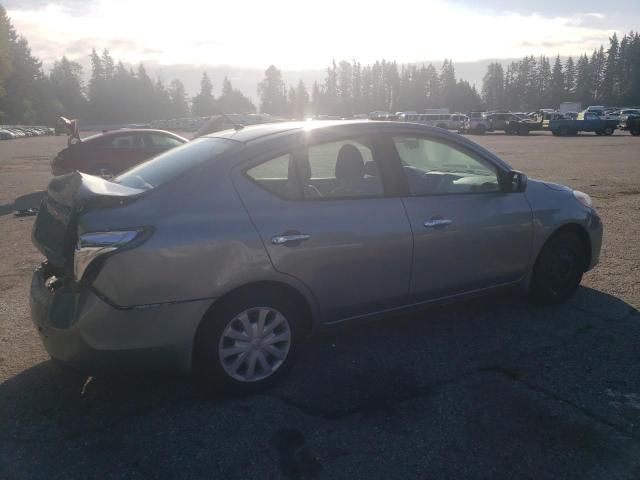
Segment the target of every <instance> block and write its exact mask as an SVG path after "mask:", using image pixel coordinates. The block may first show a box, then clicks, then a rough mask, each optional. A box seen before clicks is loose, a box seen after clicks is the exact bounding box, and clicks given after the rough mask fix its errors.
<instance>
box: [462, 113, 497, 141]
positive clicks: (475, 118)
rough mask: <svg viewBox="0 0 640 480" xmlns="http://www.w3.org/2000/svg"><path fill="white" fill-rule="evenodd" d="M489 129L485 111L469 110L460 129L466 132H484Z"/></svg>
mask: <svg viewBox="0 0 640 480" xmlns="http://www.w3.org/2000/svg"><path fill="white" fill-rule="evenodd" d="M490 129H491V125H490V122H489V119H488V118H487V113H486V112H471V113H469V114H468V115H467V118H466V119H465V122H464V125H463V127H462V128H461V129H460V130H461V131H462V132H466V133H477V134H480V135H482V134H484V133H485V132H487V131H489V130H490Z"/></svg>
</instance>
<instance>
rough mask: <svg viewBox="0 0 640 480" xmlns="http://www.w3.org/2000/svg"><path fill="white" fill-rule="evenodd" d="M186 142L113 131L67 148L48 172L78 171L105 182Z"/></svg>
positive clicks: (156, 133) (155, 133)
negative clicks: (98, 176) (95, 176)
mask: <svg viewBox="0 0 640 480" xmlns="http://www.w3.org/2000/svg"><path fill="white" fill-rule="evenodd" d="M187 141H188V140H187V139H186V138H183V137H181V136H179V135H176V134H175V133H171V132H167V131H164V130H152V129H122V130H113V131H110V132H106V133H103V134H99V135H94V136H92V137H89V138H85V139H82V140H79V141H76V142H75V143H71V144H70V145H68V146H67V148H65V149H63V150H61V151H60V152H59V153H58V155H56V157H55V158H54V159H53V161H52V162H51V172H52V173H53V175H63V174H65V173H69V172H72V171H74V170H78V171H80V172H87V173H91V174H94V175H100V176H103V177H106V178H108V177H111V176H113V175H115V174H117V173H119V172H122V171H123V170H126V169H128V168H130V167H133V166H134V165H137V164H139V163H141V162H143V161H145V160H147V159H149V158H151V157H154V156H156V155H158V154H160V153H163V152H165V151H167V150H170V149H172V148H175V147H178V146H180V145H182V144H184V143H187Z"/></svg>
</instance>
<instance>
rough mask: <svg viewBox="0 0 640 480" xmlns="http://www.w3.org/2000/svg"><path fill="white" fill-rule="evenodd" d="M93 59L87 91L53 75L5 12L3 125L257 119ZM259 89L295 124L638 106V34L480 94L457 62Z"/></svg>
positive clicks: (243, 108)
mask: <svg viewBox="0 0 640 480" xmlns="http://www.w3.org/2000/svg"><path fill="white" fill-rule="evenodd" d="M89 57H90V61H91V72H90V77H89V80H88V82H86V84H85V82H84V81H83V71H82V67H81V65H80V64H78V63H77V62H74V61H72V60H69V59H68V58H66V57H64V56H63V57H62V58H61V59H60V60H58V61H56V62H54V64H53V67H52V68H51V69H50V71H49V72H45V71H44V69H43V67H42V63H41V61H40V60H39V59H38V58H37V57H36V56H34V55H33V54H32V53H31V49H30V48H29V44H28V42H27V40H26V39H25V38H24V37H21V36H20V35H18V33H17V32H16V30H15V28H14V27H13V26H12V24H11V22H10V19H9V18H8V17H7V14H6V11H5V10H4V8H2V6H0V123H24V124H38V123H43V124H53V123H54V122H55V120H56V118H57V117H58V116H60V115H63V116H67V117H71V118H80V119H82V120H83V121H86V122H91V123H130V122H148V121H150V120H153V119H170V118H180V117H186V116H191V115H193V116H208V115H212V114H216V113H220V112H224V113H251V112H255V110H256V108H255V106H254V105H253V103H252V102H251V100H250V99H249V98H247V97H246V96H245V95H243V93H242V92H240V91H239V90H237V89H235V88H233V85H232V84H231V82H230V81H229V79H228V78H225V79H224V81H223V84H222V86H221V91H220V94H219V96H217V97H216V96H214V93H213V85H212V82H211V80H210V78H209V77H208V75H207V74H206V72H205V73H203V75H202V79H201V82H200V91H199V92H198V93H197V94H196V95H195V96H194V97H193V98H189V96H188V95H187V93H186V91H185V87H184V85H183V84H182V82H181V81H180V80H179V79H174V80H172V81H171V82H170V83H169V84H168V85H165V84H164V82H163V81H162V80H161V79H160V78H156V79H155V80H154V79H152V78H151V77H150V76H149V74H148V73H147V71H146V69H145V67H144V65H143V64H139V65H138V66H137V67H136V68H135V69H134V68H131V67H127V66H125V65H124V64H123V63H122V62H121V61H116V60H115V59H114V58H113V57H112V56H111V55H110V53H109V51H108V50H103V51H102V52H101V53H98V52H96V50H95V49H94V50H92V52H91V54H90V56H89ZM257 87H258V88H257V93H258V96H259V99H260V110H261V111H262V112H264V113H269V114H272V115H276V116H281V117H288V118H305V117H308V116H312V115H337V116H340V117H349V116H352V115H354V114H362V113H368V112H372V111H391V112H395V111H407V110H414V111H424V110H425V109H429V108H442V107H447V108H449V109H450V110H451V111H452V112H468V111H472V110H480V109H509V110H518V111H531V110H534V109H537V108H545V107H547V108H553V107H557V106H558V104H559V103H560V102H562V101H566V100H573V101H579V102H581V103H582V104H583V105H588V104H605V105H632V104H636V105H637V104H640V34H638V33H634V32H630V33H628V34H625V35H624V36H623V37H622V39H621V40H619V39H618V37H617V36H616V35H615V34H614V35H613V36H612V37H611V38H610V40H609V45H608V48H607V49H606V50H605V48H604V46H601V47H600V48H599V49H597V50H595V51H594V52H593V53H592V54H591V55H587V54H583V55H581V56H579V57H578V58H577V60H575V61H574V59H573V58H572V57H569V58H568V59H566V61H564V62H563V61H562V59H561V58H560V57H559V56H558V57H556V58H555V61H554V62H553V65H552V62H551V61H550V59H549V58H548V57H545V56H541V57H539V58H536V57H533V56H527V57H524V58H523V59H521V60H519V61H515V62H511V63H510V64H509V65H508V66H507V67H506V68H504V67H503V65H502V64H501V63H499V62H494V63H492V64H490V65H489V66H488V68H487V72H486V75H485V76H484V79H483V82H482V87H481V90H480V91H478V90H477V89H476V87H475V85H470V84H469V82H467V81H465V80H462V79H458V78H456V73H455V67H454V63H453V61H452V60H449V59H447V60H445V61H444V62H443V64H442V65H441V66H440V67H439V68H436V67H435V66H433V64H429V65H424V64H422V65H416V64H409V65H398V63H397V62H395V61H388V60H381V61H376V62H375V63H373V64H370V65H362V64H361V63H360V62H358V61H356V60H353V61H351V62H348V61H340V62H337V63H336V62H335V61H333V62H332V64H331V65H330V66H329V67H328V68H327V69H326V75H325V78H324V80H323V81H322V82H317V81H316V82H314V83H313V84H312V85H311V89H310V91H309V90H308V89H307V86H306V85H305V84H304V83H303V82H302V81H298V82H297V83H295V84H293V85H287V84H286V83H285V81H284V80H283V75H282V72H281V71H280V70H279V69H278V68H277V67H276V66H274V65H271V66H270V67H269V68H267V70H266V71H265V75H264V79H263V80H262V81H261V82H260V83H259V84H258V86H257Z"/></svg>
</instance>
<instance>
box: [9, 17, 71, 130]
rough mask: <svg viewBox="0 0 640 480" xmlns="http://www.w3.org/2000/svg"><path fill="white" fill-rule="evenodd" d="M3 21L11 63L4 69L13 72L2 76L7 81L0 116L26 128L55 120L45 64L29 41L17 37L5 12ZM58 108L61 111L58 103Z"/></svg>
mask: <svg viewBox="0 0 640 480" xmlns="http://www.w3.org/2000/svg"><path fill="white" fill-rule="evenodd" d="M3 13H4V15H2V14H3ZM0 17H1V18H0V24H2V28H0V30H3V31H4V34H5V35H7V38H6V39H5V40H7V39H8V41H6V43H5V46H8V58H9V60H10V63H9V62H7V61H6V59H5V61H4V62H3V63H4V65H10V68H9V69H8V70H7V71H3V72H2V73H0V78H3V77H4V81H3V83H4V85H3V88H4V91H5V92H6V94H5V95H4V96H3V97H1V98H0V112H2V113H3V118H4V119H5V120H7V121H10V122H15V123H26V124H28V123H34V122H37V121H39V120H40V119H42V120H46V121H52V120H54V119H55V117H54V115H55V113H54V112H50V111H48V107H50V106H53V102H52V99H51V98H49V95H48V94H49V92H48V90H47V87H48V85H47V81H46V78H45V75H44V73H43V71H42V63H41V62H40V60H39V59H38V58H37V57H35V56H33V55H32V54H31V48H30V47H29V43H28V42H27V40H26V39H25V38H23V37H20V36H19V35H18V34H17V33H16V31H15V29H14V28H13V26H12V25H11V23H10V21H9V20H8V18H7V17H6V13H5V12H4V9H2V11H1V12H0ZM55 107H56V109H58V108H59V102H58V105H56V106H55Z"/></svg>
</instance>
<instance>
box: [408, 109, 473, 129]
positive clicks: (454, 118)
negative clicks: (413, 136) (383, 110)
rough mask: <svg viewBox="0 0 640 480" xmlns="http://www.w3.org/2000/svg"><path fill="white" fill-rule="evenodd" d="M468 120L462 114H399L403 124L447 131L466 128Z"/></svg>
mask: <svg viewBox="0 0 640 480" xmlns="http://www.w3.org/2000/svg"><path fill="white" fill-rule="evenodd" d="M466 118H467V116H466V115H463V114H461V113H456V114H448V113H446V114H444V113H439V114H435V113H415V112H404V113H400V114H398V120H399V121H401V122H412V123H420V124H422V125H427V126H429V127H438V128H444V129H446V130H460V129H461V128H462V127H463V126H464V122H465V120H466Z"/></svg>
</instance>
